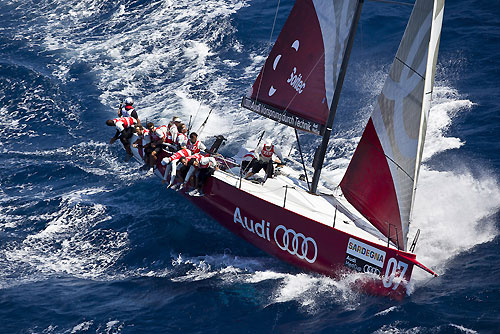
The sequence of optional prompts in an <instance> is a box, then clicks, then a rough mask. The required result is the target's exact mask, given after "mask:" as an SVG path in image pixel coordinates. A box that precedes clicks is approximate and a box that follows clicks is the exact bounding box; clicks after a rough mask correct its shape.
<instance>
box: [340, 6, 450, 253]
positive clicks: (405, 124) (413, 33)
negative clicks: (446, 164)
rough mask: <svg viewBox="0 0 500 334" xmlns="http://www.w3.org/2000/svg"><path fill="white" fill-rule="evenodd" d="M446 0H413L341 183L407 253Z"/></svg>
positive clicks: (381, 228)
mask: <svg viewBox="0 0 500 334" xmlns="http://www.w3.org/2000/svg"><path fill="white" fill-rule="evenodd" d="M443 9H444V0H436V1H432V0H417V1H416V2H415V6H414V8H413V11H412V13H411V16H410V20H409V22H408V25H407V27H406V30H405V33H404V36H403V39H402V40H401V43H400V45H399V48H398V52H397V54H396V57H395V59H394V62H393V64H392V67H391V70H390V73H389V76H388V78H387V79H386V82H385V84H384V87H383V90H382V93H381V94H380V95H379V97H378V100H377V103H376V105H375V108H374V111H373V114H372V116H371V118H370V120H369V122H368V125H367V127H366V128H365V132H364V133H363V136H362V138H361V141H360V143H359V145H358V147H357V149H356V152H355V153H354V156H353V158H352V160H351V163H350V165H349V168H348V170H347V172H346V174H345V176H344V178H343V180H342V182H341V187H342V190H343V192H344V195H345V196H346V198H347V199H348V200H349V202H351V204H353V205H354V206H355V207H356V208H357V209H358V210H359V211H360V212H361V213H362V214H363V215H364V216H365V217H366V218H367V219H368V220H369V221H370V222H371V223H372V224H373V225H374V226H376V227H377V228H378V229H379V230H380V231H381V232H382V233H384V234H385V235H386V236H387V237H389V238H390V239H391V240H392V241H393V242H394V243H395V244H397V245H398V246H399V247H400V248H401V249H406V245H407V234H408V227H409V221H410V214H411V208H412V206H413V198H414V193H415V184H416V181H417V177H418V171H419V166H420V162H421V158H422V148H423V144H424V139H425V131H426V124H427V117H428V112H429V108H430V101H431V94H432V87H433V83H434V82H433V81H434V73H435V67H436V59H437V53H438V44H439V36H440V32H441V25H442V19H443V11H444V10H443Z"/></svg>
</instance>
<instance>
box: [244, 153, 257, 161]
mask: <svg viewBox="0 0 500 334" xmlns="http://www.w3.org/2000/svg"><path fill="white" fill-rule="evenodd" d="M256 158H257V155H256V154H255V152H254V151H250V152H248V153H247V154H245V155H244V156H243V158H242V159H241V160H242V161H252V160H253V159H256Z"/></svg>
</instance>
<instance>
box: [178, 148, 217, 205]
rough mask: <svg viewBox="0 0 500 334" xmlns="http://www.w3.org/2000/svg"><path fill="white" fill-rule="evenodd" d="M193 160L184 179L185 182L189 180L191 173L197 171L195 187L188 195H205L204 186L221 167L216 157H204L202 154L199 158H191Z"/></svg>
mask: <svg viewBox="0 0 500 334" xmlns="http://www.w3.org/2000/svg"><path fill="white" fill-rule="evenodd" d="M191 161H193V162H192V166H191V167H190V168H189V171H188V173H187V175H186V178H185V180H184V184H186V183H187V182H188V181H189V178H190V177H191V175H192V174H193V173H194V172H195V171H196V173H195V180H196V181H195V189H194V190H192V191H190V192H189V193H188V195H190V196H203V195H204V193H203V186H204V185H205V182H206V181H207V179H208V177H209V176H210V175H212V174H213V173H214V172H215V171H216V170H217V169H219V167H217V161H216V160H215V158H214V157H204V156H200V158H199V159H193V160H190V162H191Z"/></svg>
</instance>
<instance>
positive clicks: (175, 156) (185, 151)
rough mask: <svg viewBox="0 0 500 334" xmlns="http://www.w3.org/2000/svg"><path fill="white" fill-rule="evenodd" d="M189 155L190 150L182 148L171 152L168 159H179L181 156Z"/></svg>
mask: <svg viewBox="0 0 500 334" xmlns="http://www.w3.org/2000/svg"><path fill="white" fill-rule="evenodd" d="M190 155H191V151H190V150H188V149H185V148H183V149H182V150H179V151H177V152H175V153H174V154H172V155H171V156H170V161H174V160H179V159H180V158H182V157H186V158H187V157H189V156H190Z"/></svg>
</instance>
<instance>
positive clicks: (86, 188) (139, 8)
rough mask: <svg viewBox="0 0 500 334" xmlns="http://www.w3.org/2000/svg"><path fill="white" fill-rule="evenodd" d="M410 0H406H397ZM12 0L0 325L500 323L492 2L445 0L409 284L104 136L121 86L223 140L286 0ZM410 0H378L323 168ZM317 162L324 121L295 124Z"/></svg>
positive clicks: (342, 329) (220, 328)
mask: <svg viewBox="0 0 500 334" xmlns="http://www.w3.org/2000/svg"><path fill="white" fill-rule="evenodd" d="M403 1H404V0H403ZM277 5H278V1H275V0H248V1H236V0H234V1H233V0H178V1H174V0H161V1H158V0H140V1H125V0H117V1H116V0H115V1H109V0H36V1H34V0H0V333H47V334H48V333H376V334H382V333H390V334H396V333H412V334H413V333H467V334H469V333H500V283H499V282H500V260H499V255H498V254H499V253H500V238H499V228H500V211H499V210H500V183H499V177H500V107H499V100H500V57H499V55H500V1H498V0H492V1H480V0H472V1H458V0H448V1H447V2H446V7H445V17H444V25H443V32H442V36H441V46H440V53H439V59H438V64H437V75H436V87H435V90H434V101H433V104H432V109H431V112H430V124H429V128H428V132H427V142H426V146H425V159H424V164H423V168H422V171H421V175H420V180H419V188H418V190H417V197H416V202H415V212H414V217H413V222H412V224H411V226H410V233H409V239H410V240H411V239H412V238H413V236H414V235H415V233H416V231H417V229H420V230H421V235H420V239H419V241H418V244H417V247H416V250H415V252H416V254H417V256H418V258H419V260H420V261H422V262H423V263H424V264H426V265H427V266H429V267H430V268H432V269H433V270H435V271H436V272H437V273H438V274H439V277H437V278H432V277H430V275H428V274H426V273H425V272H423V271H421V270H419V269H417V268H416V269H415V270H414V275H413V279H412V282H411V288H410V291H409V292H410V293H409V296H407V297H406V298H405V299H404V300H402V301H395V300H390V299H387V298H381V297H374V296H369V295H365V294H362V293H359V292H354V291H353V290H352V289H351V283H352V281H351V280H350V279H349V278H348V277H346V278H344V279H340V280H333V279H330V278H326V277H324V276H321V275H317V274H312V273H307V272H302V271H300V270H298V269H296V268H294V267H291V266H289V265H288V264H285V263H283V262H281V261H279V260H277V259H275V258H273V257H271V256H269V255H267V254H266V253H264V252H262V251H260V250H258V249H256V248H255V247H253V246H251V245H250V244H248V243H246V242H244V241H243V240H241V239H239V238H238V237H236V236H234V235H233V234H231V233H230V232H228V231H227V230H225V229H224V228H223V227H222V226H220V225H219V224H218V223H217V222H216V221H214V220H213V219H211V218H210V217H208V216H207V215H205V214H204V213H203V212H201V211H200V210H198V209H197V208H196V207H194V206H193V205H191V204H190V203H189V202H188V201H186V200H185V199H184V198H183V197H181V196H180V195H179V194H177V193H175V192H173V191H171V190H166V189H165V188H164V187H163V186H161V183H160V181H159V179H157V178H156V177H153V176H147V175H145V174H144V173H143V172H140V171H139V170H138V168H139V167H140V164H139V163H138V162H128V163H127V162H124V160H123V158H124V155H125V153H124V151H123V149H122V148H121V145H120V143H119V142H117V143H115V144H113V145H109V144H108V142H109V139H110V138H111V137H112V136H113V134H114V129H112V128H109V127H107V126H106V125H105V124H104V123H105V121H106V120H107V119H111V118H114V117H115V115H116V111H117V108H118V105H119V102H120V101H121V100H122V99H124V98H125V97H127V96H132V97H133V98H134V99H135V101H136V103H135V106H136V108H137V110H138V113H139V115H140V118H141V119H142V120H143V122H145V121H153V122H155V123H156V124H165V123H166V122H167V121H168V120H169V119H170V118H171V117H172V116H174V115H177V116H180V117H181V118H183V119H184V120H185V121H186V122H187V121H188V120H189V119H191V124H192V128H193V129H194V130H197V129H198V128H199V127H200V126H201V124H202V123H203V121H204V120H205V119H206V117H207V115H208V114H209V111H210V110H211V109H212V110H213V111H212V113H211V115H210V117H209V118H208V121H207V124H206V127H205V128H204V129H203V130H202V133H201V139H202V140H203V141H204V142H205V143H206V144H208V145H209V144H211V142H212V141H213V136H214V135H217V134H223V135H224V136H225V137H226V138H228V140H227V143H226V145H225V146H224V147H223V148H222V153H225V154H227V155H231V154H234V153H236V152H237V151H238V148H239V147H241V146H246V147H252V146H255V144H256V142H257V140H258V136H259V135H260V133H261V132H262V131H264V130H265V131H266V136H268V137H270V138H273V139H274V140H275V142H276V143H277V144H278V145H279V146H280V147H281V149H282V151H283V152H284V154H285V155H287V154H288V152H291V154H292V156H295V157H297V155H296V154H297V153H296V145H295V137H294V132H293V131H292V130H291V129H289V128H286V127H284V126H281V125H277V124H275V123H273V122H272V121H270V120H267V119H264V118H262V117H260V116H258V115H256V114H253V113H250V112H248V111H246V110H243V109H242V108H240V107H239V103H240V99H241V96H243V95H245V94H246V92H247V90H248V89H249V88H250V86H251V85H252V84H253V81H254V80H255V78H256V76H257V74H258V71H259V70H260V68H261V66H262V65H263V63H264V60H265V57H266V56H267V53H268V52H269V51H270V48H271V46H272V44H273V42H274V40H275V39H276V37H277V35H278V33H279V31H280V29H281V27H282V26H283V24H284V22H285V20H286V18H287V16H288V13H289V12H290V10H291V8H292V6H293V2H292V1H290V0H283V1H281V2H280V3H279V10H278V13H277V16H276V23H275V28H274V30H273V29H272V28H273V23H274V18H275V13H276V8H277ZM410 11H411V7H410V6H407V5H398V4H388V3H381V2H372V1H366V2H365V5H364V8H363V12H362V16H361V22H360V25H359V27H358V31H357V34H356V39H355V45H354V48H353V52H352V57H351V60H350V66H349V69H348V71H347V76H346V80H345V85H344V90H343V93H342V97H341V102H340V105H339V109H338V112H337V118H336V122H335V126H334V134H333V135H332V140H331V144H330V148H329V151H328V153H327V160H326V165H325V169H324V172H323V174H322V178H323V181H324V182H328V183H331V184H336V183H338V182H339V181H340V179H341V177H342V175H343V173H344V171H345V169H346V167H347V164H348V162H349V158H350V156H351V155H352V154H353V151H354V149H355V147H356V144H357V142H358V140H359V137H360V135H361V133H362V131H363V128H364V126H365V124H366V122H367V120H368V118H369V115H370V112H371V109H372V105H373V103H374V101H375V99H376V97H377V95H378V94H379V92H380V90H381V88H382V86H383V82H384V80H385V76H386V74H387V72H388V69H389V67H390V64H391V63H392V59H393V57H394V54H395V52H396V49H397V47H398V44H399V40H400V39H401V36H402V34H403V31H404V28H405V25H406V22H407V19H408V17H409V14H410ZM301 141H302V145H303V150H304V151H305V158H306V161H307V162H308V163H310V162H311V161H312V151H313V148H314V147H315V146H316V145H318V143H319V138H316V137H314V136H312V135H301Z"/></svg>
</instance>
